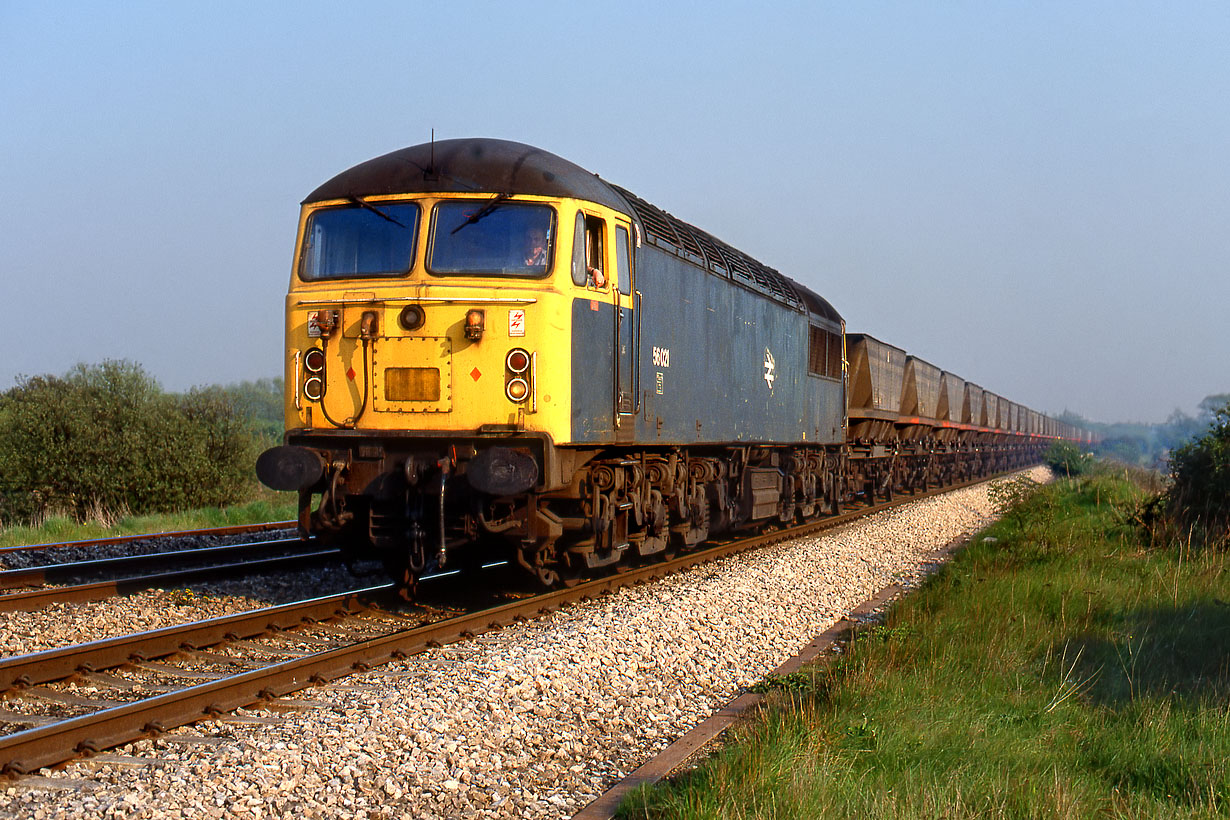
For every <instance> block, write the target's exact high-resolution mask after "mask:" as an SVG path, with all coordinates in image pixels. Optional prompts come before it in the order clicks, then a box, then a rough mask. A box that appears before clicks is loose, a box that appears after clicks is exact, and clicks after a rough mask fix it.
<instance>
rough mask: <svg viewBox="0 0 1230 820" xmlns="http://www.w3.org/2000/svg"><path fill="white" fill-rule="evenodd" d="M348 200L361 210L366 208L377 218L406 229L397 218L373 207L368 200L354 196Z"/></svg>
mask: <svg viewBox="0 0 1230 820" xmlns="http://www.w3.org/2000/svg"><path fill="white" fill-rule="evenodd" d="M346 199H347V200H348V201H350V202H353V203H354V204H355V205H358V206H359V207H360V208H366V209H367V210H369V211H371V212H372V213H374V214H375V215H376V216H378V217H380V218H381V219H386V220H388V221H389V222H392V223H393V224H394V225H398V226H400V227H402V228H405V227H406V226H405V225H403V224H402V223H401V222H399V221H397V219H396V218H394V217H392V216H390V215H389V214H386V213H385V212H384V211H382V210H380V209H379V208H377V207H376V206H375V205H373V204H372V203H370V202H368V201H366V200H363V199H360V198H359V197H357V196H354V195H353V194H351V195H350V196H348V197H346ZM406 230H409V228H406Z"/></svg>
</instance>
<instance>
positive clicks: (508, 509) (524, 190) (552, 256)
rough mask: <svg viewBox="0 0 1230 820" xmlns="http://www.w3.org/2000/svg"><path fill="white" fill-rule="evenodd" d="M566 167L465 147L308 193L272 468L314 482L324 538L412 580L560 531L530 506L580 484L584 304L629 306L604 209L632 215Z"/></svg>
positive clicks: (511, 149) (273, 474)
mask: <svg viewBox="0 0 1230 820" xmlns="http://www.w3.org/2000/svg"><path fill="white" fill-rule="evenodd" d="M476 145H477V146H480V147H481V149H482V150H480V151H476V150H475V147H476ZM426 151H430V155H429V156H423V154H424V153H425V152H426ZM527 153H528V154H529V156H528V157H527ZM424 160H426V161H425V162H424ZM560 162H561V160H559V158H557V157H554V155H550V154H545V153H542V152H536V151H535V149H529V148H528V147H526V146H520V145H518V144H516V143H499V142H496V141H490V140H481V141H479V140H475V141H468V140H456V141H451V142H450V143H437V144H436V145H433V146H418V147H416V148H414V149H406V150H405V151H403V152H396V153H395V154H391V155H387V156H386V157H382V158H377V160H372V161H370V162H368V163H364V164H363V165H360V166H357V167H356V168H354V169H351V170H350V171H348V172H346V173H344V174H342V175H339V177H337V178H335V179H334V180H332V181H330V182H329V183H326V184H325V185H324V186H321V188H320V189H318V190H317V192H315V193H314V194H313V195H311V196H309V197H308V199H307V200H306V201H305V203H304V206H303V209H302V214H301V217H300V222H299V231H298V240H297V242H296V254H295V266H294V272H293V275H292V277H291V285H290V289H289V292H288V294H287V300H286V341H287V350H286V388H287V389H286V408H285V409H286V430H287V432H286V437H285V444H284V445H283V446H281V447H277V448H274V449H272V450H269V451H267V452H266V453H264V454H263V455H262V456H261V458H260V460H259V461H258V464H257V473H258V475H259V476H260V478H261V480H262V481H263V482H264V483H265V484H267V485H268V486H270V487H273V488H275V489H280V490H297V491H298V492H299V495H300V504H299V508H300V529H301V530H302V531H303V532H304V533H305V534H306V533H313V534H318V535H324V536H327V537H332V538H334V539H335V540H339V541H341V542H342V543H343V544H344V545H346V546H348V547H351V548H354V549H367V548H371V549H372V550H373V551H374V553H375V555H376V556H378V557H379V558H381V559H383V560H384V561H385V563H386V564H387V565H388V566H389V567H390V569H392V570H394V571H395V572H396V574H397V575H399V576H400V578H401V580H402V581H404V582H406V583H408V584H409V583H412V582H413V580H414V579H415V578H416V577H417V576H418V575H420V574H422V573H423V572H424V571H427V570H429V569H430V568H431V567H433V566H441V565H445V564H446V562H448V563H452V564H456V563H458V562H462V561H466V560H475V561H478V560H490V559H491V558H492V557H493V556H492V549H493V547H495V548H498V543H503V544H504V545H508V544H516V543H518V542H534V541H542V540H543V539H544V538H545V539H551V538H552V537H554V536H555V535H557V534H558V532H559V530H560V526H559V523H558V521H557V520H553V516H551V515H550V514H539V513H538V512H537V509H536V508H535V509H534V510H531V511H528V512H527V510H526V509H525V505H526V504H527V503H533V502H532V500H531V496H534V495H535V494H538V493H543V492H550V491H552V490H556V491H559V490H560V489H561V488H563V487H565V486H566V485H567V483H568V481H569V480H571V475H572V470H571V466H572V465H571V463H568V462H569V458H568V457H569V454H568V453H566V452H565V453H563V454H562V455H561V452H560V451H559V450H557V448H556V444H557V443H560V442H567V441H568V440H569V437H570V434H571V423H572V419H571V384H570V374H571V373H572V361H571V357H572V344H571V341H570V335H571V324H572V321H571V314H570V311H571V310H572V306H573V302H574V300H575V299H577V298H578V297H584V298H586V299H589V300H592V301H594V302H595V304H596V303H598V302H607V303H611V304H612V305H614V306H618V305H619V304H620V300H621V295H620V293H619V290H618V288H616V287H613V283H612V282H609V281H606V277H605V276H604V275H603V274H602V273H601V271H602V270H603V269H604V268H606V267H607V262H606V260H605V259H604V258H603V249H602V244H601V242H600V241H587V237H586V236H585V230H586V224H587V221H586V220H587V219H588V220H590V223H591V224H592V222H593V221H594V220H600V221H602V222H603V223H604V224H605V223H608V222H609V223H610V224H612V225H613V224H616V223H617V222H619V221H623V222H624V223H627V217H626V216H623V215H622V214H620V213H618V212H616V211H615V210H613V209H612V208H611V207H610V205H611V204H615V203H602V202H595V201H593V200H592V199H586V198H585V193H586V191H587V190H588V187H587V186H588V185H589V183H588V181H587V180H586V179H585V178H584V177H581V178H574V179H572V180H571V181H570V180H569V179H568V177H569V175H570V174H571V173H572V172H571V170H570V169H569V168H555V167H544V163H545V164H547V165H553V164H558V163H560ZM407 168H409V170H407ZM577 170H579V169H577ZM572 176H573V177H575V175H574V174H573V175H572ZM587 176H588V175H587ZM591 179H592V177H591ZM594 190H597V191H599V192H601V191H602V190H603V189H602V188H601V187H597V188H594ZM578 194H579V196H578ZM627 227H629V228H630V225H629V226H627ZM608 251H609V249H608ZM575 270H581V271H583V273H582V275H581V276H580V277H578V276H576V275H575V272H574V273H573V275H569V271H575ZM560 271H563V274H562V275H560V274H559V272H560ZM591 272H592V274H594V275H590V273H591ZM561 462H566V463H561ZM317 498H318V499H319V503H318V504H317V505H316V508H315V509H313V501H314V499H317ZM518 507H520V508H519V509H518ZM497 542H498V543H497ZM513 552H515V550H514V551H513Z"/></svg>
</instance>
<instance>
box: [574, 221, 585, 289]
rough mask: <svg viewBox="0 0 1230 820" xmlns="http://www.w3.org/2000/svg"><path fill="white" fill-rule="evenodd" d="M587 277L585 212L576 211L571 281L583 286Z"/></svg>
mask: <svg viewBox="0 0 1230 820" xmlns="http://www.w3.org/2000/svg"><path fill="white" fill-rule="evenodd" d="M588 279H589V275H588V274H587V273H586V270H585V214H582V213H578V214H577V224H576V230H575V233H574V234H573V240H572V283H573V284H574V285H577V286H578V287H582V288H583V287H585V282H586V281H587V280H588Z"/></svg>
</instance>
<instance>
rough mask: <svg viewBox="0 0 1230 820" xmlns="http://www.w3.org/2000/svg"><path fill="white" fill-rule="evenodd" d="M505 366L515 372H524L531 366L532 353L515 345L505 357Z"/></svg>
mask: <svg viewBox="0 0 1230 820" xmlns="http://www.w3.org/2000/svg"><path fill="white" fill-rule="evenodd" d="M504 366H505V367H507V368H508V369H509V370H511V371H512V372H513V373H524V372H525V371H526V368H528V367H529V366H530V354H528V353H526V352H525V351H524V350H522V349H521V348H519V347H514V348H513V349H512V350H510V351H508V356H507V357H506V358H505V359H504Z"/></svg>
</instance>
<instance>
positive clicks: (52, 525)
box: [0, 487, 298, 547]
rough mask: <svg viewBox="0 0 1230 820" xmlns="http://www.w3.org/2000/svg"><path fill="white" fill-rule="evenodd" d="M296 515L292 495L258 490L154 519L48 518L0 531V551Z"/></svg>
mask: <svg viewBox="0 0 1230 820" xmlns="http://www.w3.org/2000/svg"><path fill="white" fill-rule="evenodd" d="M297 514H298V498H297V496H296V494H294V493H276V492H273V491H272V490H266V489H264V488H263V487H262V488H260V489H259V490H258V491H257V494H256V498H254V499H253V500H252V501H249V502H247V503H246V504H236V505H232V506H228V507H204V508H201V509H195V510H183V511H180V512H174V513H165V514H156V515H139V516H133V515H127V516H126V515H121V516H110V515H99V516H97V517H96V518H95V519H94V520H89V521H83V522H78V521H75V520H73V518H72V517H71V516H67V515H57V516H51V517H49V518H47V519H46V520H45V521H43V522H42V523H41V524H40V525H39V526H28V527H27V526H13V527H5V528H3V529H0V547H12V546H18V545H22V544H46V543H53V542H59V541H76V540H80V539H85V538H106V537H109V536H113V535H141V534H144V533H153V532H172V531H175V530H192V529H199V528H203V527H226V526H232V525H236V524H259V523H264V522H266V521H288V520H291V519H293V518H294V517H295V516H296V515H297Z"/></svg>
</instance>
